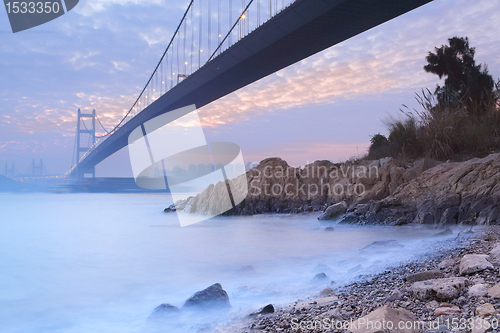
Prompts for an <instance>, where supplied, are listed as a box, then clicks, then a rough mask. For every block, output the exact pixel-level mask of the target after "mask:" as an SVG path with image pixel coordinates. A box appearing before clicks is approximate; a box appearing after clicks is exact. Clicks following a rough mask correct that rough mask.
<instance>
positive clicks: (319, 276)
mask: <svg viewBox="0 0 500 333" xmlns="http://www.w3.org/2000/svg"><path fill="white" fill-rule="evenodd" d="M326 279H328V276H327V275H326V274H325V273H318V274H316V275H314V277H313V280H314V281H323V280H326Z"/></svg>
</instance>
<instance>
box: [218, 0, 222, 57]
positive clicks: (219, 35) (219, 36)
mask: <svg viewBox="0 0 500 333" xmlns="http://www.w3.org/2000/svg"><path fill="white" fill-rule="evenodd" d="M218 2H219V6H218V7H219V8H218V9H217V45H219V44H220V38H221V31H220V0H218ZM219 54H220V49H219Z"/></svg>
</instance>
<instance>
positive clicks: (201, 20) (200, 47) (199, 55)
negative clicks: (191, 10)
mask: <svg viewBox="0 0 500 333" xmlns="http://www.w3.org/2000/svg"><path fill="white" fill-rule="evenodd" d="M202 13H203V4H202V0H200V31H199V34H200V35H199V39H198V68H201V52H202V51H203V48H202V44H201V36H202V33H203V25H202V24H203V14H202Z"/></svg>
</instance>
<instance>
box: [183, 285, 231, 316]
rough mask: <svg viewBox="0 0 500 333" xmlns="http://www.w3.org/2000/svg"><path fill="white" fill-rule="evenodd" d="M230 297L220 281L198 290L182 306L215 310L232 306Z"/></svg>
mask: <svg viewBox="0 0 500 333" xmlns="http://www.w3.org/2000/svg"><path fill="white" fill-rule="evenodd" d="M230 307H231V304H230V303H229V297H228V296H227V293H226V291H225V290H224V289H222V286H221V285H220V283H216V284H213V285H211V286H210V287H208V288H207V289H204V290H202V291H198V292H197V293H195V294H194V295H193V296H191V297H190V298H189V299H188V300H187V301H186V302H185V303H184V305H183V306H182V309H202V310H213V309H220V308H230Z"/></svg>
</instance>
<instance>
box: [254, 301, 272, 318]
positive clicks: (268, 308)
mask: <svg viewBox="0 0 500 333" xmlns="http://www.w3.org/2000/svg"><path fill="white" fill-rule="evenodd" d="M269 313H274V306H273V305H272V304H268V305H266V306H265V307H263V308H262V309H260V310H259V311H257V312H254V313H251V314H250V317H252V316H257V315H260V314H269Z"/></svg>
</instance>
